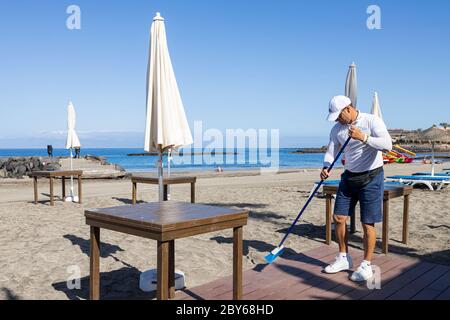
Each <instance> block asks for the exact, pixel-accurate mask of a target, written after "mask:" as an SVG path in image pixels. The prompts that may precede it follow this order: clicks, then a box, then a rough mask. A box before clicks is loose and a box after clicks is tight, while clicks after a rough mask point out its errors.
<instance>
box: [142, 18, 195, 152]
mask: <svg viewBox="0 0 450 320" xmlns="http://www.w3.org/2000/svg"><path fill="white" fill-rule="evenodd" d="M192 142H193V140H192V134H191V130H190V129H189V125H188V122H187V119H186V114H185V112H184V108H183V103H182V101H181V96H180V92H179V90H178V85H177V81H176V79H175V73H174V71H173V68H172V62H171V60H170V55H169V49H168V47H167V39H166V31H165V26H164V19H163V18H162V17H161V15H160V14H159V12H158V13H156V16H155V18H154V19H153V24H152V27H151V35H150V54H149V62H148V70H147V116H146V123H145V145H144V149H145V151H148V152H152V151H153V152H154V151H157V152H161V151H163V150H164V149H166V148H169V147H170V148H173V149H176V148H179V147H182V146H186V145H190V144H192Z"/></svg>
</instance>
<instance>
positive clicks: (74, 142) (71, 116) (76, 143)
mask: <svg viewBox="0 0 450 320" xmlns="http://www.w3.org/2000/svg"><path fill="white" fill-rule="evenodd" d="M75 120H76V113H75V108H74V107H73V104H72V101H69V105H68V106H67V140H66V149H70V170H73V159H72V158H73V148H79V147H81V144H80V140H79V139H78V135H77V133H76V132H75ZM65 200H66V201H78V197H75V196H74V192H73V176H70V196H69V197H67V198H66V199H65Z"/></svg>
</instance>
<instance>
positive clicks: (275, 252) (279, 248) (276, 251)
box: [264, 137, 351, 264]
mask: <svg viewBox="0 0 450 320" xmlns="http://www.w3.org/2000/svg"><path fill="white" fill-rule="evenodd" d="M350 139H351V137H348V139H347V141H345V143H344V145H343V146H342V148H341V150H339V152H338V154H337V156H336V157H335V158H334V160H333V163H331V165H330V167H329V168H328V173H329V172H330V171H331V169H333V166H334V164H335V163H336V161H337V160H338V159H339V157H340V155H341V153H342V152H343V151H344V149H345V147H346V146H347V144H348V143H349V142H350ZM324 181H325V180H320V182H319V184H318V185H317V187H316V188H315V189H314V191H313V192H312V193H311V194H310V196H309V198H308V200H307V201H306V203H305V205H304V206H303V208H302V210H301V211H300V213H299V214H298V215H297V218H295V220H294V222H293V223H292V225H291V226H290V227H289V229H288V231H287V232H286V234H285V235H284V238H283V240H281V242H280V244H279V245H278V246H277V247H276V248H275V249H273V250H272V252H270V253H269V254H268V255H266V256H265V257H264V259H265V260H266V261H267V263H269V264H270V263H272V262H274V261H275V259H276V258H278V257H279V256H280V255H281V254H282V253H283V251H284V246H283V243H284V242H285V241H286V239H287V237H288V236H289V234H290V233H291V232H292V229H293V228H294V226H295V225H296V223H297V221H298V219H300V217H301V216H302V214H303V211H305V209H306V208H307V207H308V205H309V203H310V202H311V200H312V198H313V197H314V195H315V194H316V192H317V191H318V190H319V188H320V187H321V186H322V184H323V182H324Z"/></svg>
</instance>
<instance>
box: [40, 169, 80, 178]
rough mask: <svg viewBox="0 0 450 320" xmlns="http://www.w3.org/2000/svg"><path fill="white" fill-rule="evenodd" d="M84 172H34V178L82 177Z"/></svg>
mask: <svg viewBox="0 0 450 320" xmlns="http://www.w3.org/2000/svg"><path fill="white" fill-rule="evenodd" d="M81 175H83V170H55V171H33V172H32V173H31V176H32V177H67V176H81Z"/></svg>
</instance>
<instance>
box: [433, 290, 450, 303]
mask: <svg viewBox="0 0 450 320" xmlns="http://www.w3.org/2000/svg"><path fill="white" fill-rule="evenodd" d="M436 300H450V287H448V288H447V289H446V290H444V291H443V292H442V293H441V294H440V295H439V296H438V297H437V298H436Z"/></svg>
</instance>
